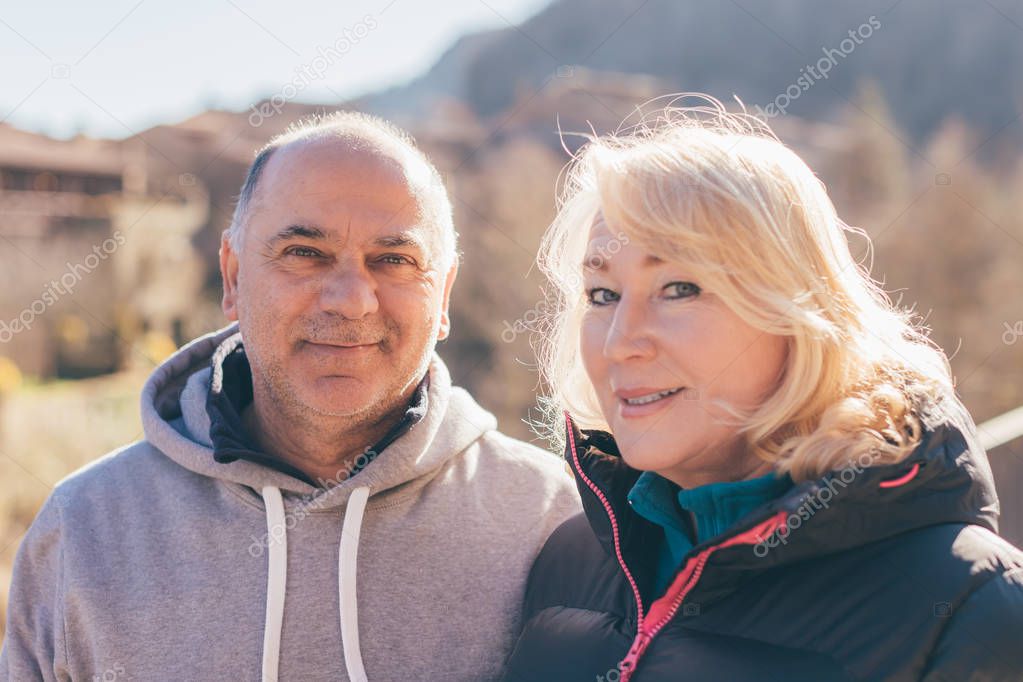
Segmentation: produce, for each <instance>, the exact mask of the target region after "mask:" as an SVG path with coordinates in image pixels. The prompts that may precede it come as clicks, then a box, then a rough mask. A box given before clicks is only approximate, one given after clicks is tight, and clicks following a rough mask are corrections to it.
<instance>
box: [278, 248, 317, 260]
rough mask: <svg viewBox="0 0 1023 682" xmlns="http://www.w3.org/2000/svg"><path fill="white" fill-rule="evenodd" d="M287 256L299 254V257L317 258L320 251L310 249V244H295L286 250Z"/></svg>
mask: <svg viewBox="0 0 1023 682" xmlns="http://www.w3.org/2000/svg"><path fill="white" fill-rule="evenodd" d="M284 255H286V256H298V257H299V258H316V257H318V256H319V255H320V252H319V251H317V250H316V249H310V248H309V247H308V246H293V247H291V248H290V249H288V250H286V251H285V252H284Z"/></svg>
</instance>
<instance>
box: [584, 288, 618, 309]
mask: <svg viewBox="0 0 1023 682" xmlns="http://www.w3.org/2000/svg"><path fill="white" fill-rule="evenodd" d="M586 298H587V300H589V302H590V303H592V304H593V305H607V304H609V303H613V302H615V301H617V300H618V294H616V293H615V292H613V291H611V290H610V289H604V288H603V287H594V288H593V289H590V290H589V291H587V292H586Z"/></svg>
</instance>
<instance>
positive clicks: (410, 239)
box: [373, 232, 426, 251]
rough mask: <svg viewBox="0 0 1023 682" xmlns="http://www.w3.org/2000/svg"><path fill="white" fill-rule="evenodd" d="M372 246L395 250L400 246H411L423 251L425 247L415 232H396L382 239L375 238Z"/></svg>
mask: <svg viewBox="0 0 1023 682" xmlns="http://www.w3.org/2000/svg"><path fill="white" fill-rule="evenodd" d="M373 245H374V246H382V247H384V248H392V249H393V248H397V247H402V246H411V247H413V248H416V249H419V250H420V251H425V250H426V246H425V244H423V240H422V239H420V238H419V236H418V235H417V234H416V233H415V232H398V233H396V234H387V235H383V236H382V237H377V238H376V239H374V240H373Z"/></svg>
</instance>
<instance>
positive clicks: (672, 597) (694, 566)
mask: <svg viewBox="0 0 1023 682" xmlns="http://www.w3.org/2000/svg"><path fill="white" fill-rule="evenodd" d="M787 516H788V513H787V512H784V511H779V512H778V513H777V514H775V515H774V516H772V517H770V518H769V519H767V520H765V521H763V522H761V523H759V524H757V525H756V526H754V527H753V528H750V529H749V530H747V531H744V532H742V533H739V534H738V535H734V536H732V537H730V538H728V539H727V540H725V541H724V542H721V543H720V544H717V545H713V546H712V547H708V548H706V549H704V550H703V551H702V552H700V553H699V554H697V555H696V556H694V557H691V558H690V559H689V561H687V562H686V565H685V567H684V568H683V569H682V570H681V571H680V572H679V574H678V575H677V576H676V577H675V580H674V582H672V584H671V586H670V587H669V588H668V590H667V591H666V592H665V593H664V596H663V597H661V598H660V599H658V600H657V601H655V602H654V603H653V604H651V605H650V612H649V614H648V615H647V619H646V621H644V622H643V623H641V624H640V627H639V630H638V632H637V633H636V638H635V639H634V640H633V642H632V646H631V647H630V648H629V652H628V653H627V654H626V655H625V658H623V659H622V661H621V663H619V664H618V669H619V670H621V671H622V677H621V679H622V682H629V680H630V679H631V677H632V674H633V673H634V672H635V670H636V666H638V665H639V659H640V658H641V657H642V656H643V654H644V653H645V652H646V649H647V647H648V646H650V642H651V641H653V639H654V637H655V636H657V633H658V632H660V631H661V629H662V628H663V627H664V626H665V625H667V624H668V623H669V622H671V619H672V618H674V617H675V614H676V613H677V612H678V609H679V607H681V606H682V602H683V601H684V600H685V598H686V595H688V594H689V593H690V592H692V590H693V588H694V587H696V583H697V582H699V580H700V576H701V575H702V574H703V567H704V565H705V564H706V563H707V560H708V559H709V558H710V555H711V554H713V553H714V552H716V551H717V550H719V549H722V548H724V547H731V546H733V545H755V544H757V543H760V542H763V541H764V540H765V539H766V538H767V537H768V536H770V535H771V533H773V532H774V531H775V530H777V529H778V528H779V527H781V526H783V525H785V519H786V517H787ZM651 623H653V624H652V625H651Z"/></svg>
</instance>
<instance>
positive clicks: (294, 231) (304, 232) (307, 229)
mask: <svg viewBox="0 0 1023 682" xmlns="http://www.w3.org/2000/svg"><path fill="white" fill-rule="evenodd" d="M296 237H302V238H304V239H317V240H323V239H326V238H327V234H326V233H325V232H324V231H323V230H321V229H320V228H318V227H315V226H311V225H288V226H287V227H285V228H284V229H283V230H281V231H280V232H278V233H277V234H275V235H274V236H272V237H270V239H268V240H267V241H266V245H267V246H269V247H271V248H272V247H273V246H275V245H277V244H278V243H280V242H283V241H287V240H289V239H294V238H296Z"/></svg>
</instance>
